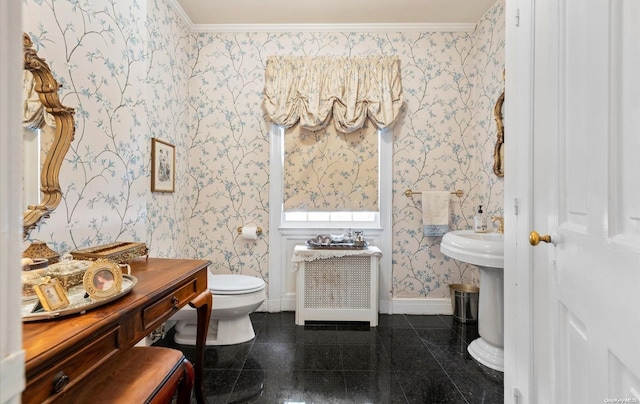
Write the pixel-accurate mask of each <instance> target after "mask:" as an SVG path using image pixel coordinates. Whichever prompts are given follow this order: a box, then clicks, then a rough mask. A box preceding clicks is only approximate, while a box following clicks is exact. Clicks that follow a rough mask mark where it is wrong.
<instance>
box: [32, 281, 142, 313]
mask: <svg viewBox="0 0 640 404" xmlns="http://www.w3.org/2000/svg"><path fill="white" fill-rule="evenodd" d="M136 283H138V279H137V278H136V277H135V276H132V275H122V289H121V290H120V293H118V294H117V295H114V296H111V297H107V298H105V299H100V300H91V299H90V298H89V297H85V295H86V291H85V290H84V286H83V285H77V286H74V287H72V288H70V289H69V292H68V293H67V298H68V299H69V305H68V306H66V307H64V308H62V309H60V310H53V311H45V310H44V309H42V308H40V310H38V311H36V312H34V313H32V312H31V311H32V310H33V309H34V307H36V305H37V304H38V302H39V300H38V297H37V296H29V297H25V298H23V299H22V321H24V322H26V321H38V320H51V319H54V318H59V317H64V316H68V315H71V314H77V313H84V312H85V311H87V310H91V309H94V308H96V307H100V306H102V305H104V304H107V303H109V302H112V301H114V300H117V299H119V298H121V297H122V296H124V295H126V294H127V293H129V292H131V290H132V289H133V287H134V286H135V285H136Z"/></svg>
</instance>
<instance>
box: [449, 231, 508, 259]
mask: <svg viewBox="0 0 640 404" xmlns="http://www.w3.org/2000/svg"><path fill="white" fill-rule="evenodd" d="M440 251H442V253H443V254H444V255H446V256H448V257H451V258H453V259H456V260H458V261H462V262H467V263H469V264H473V265H479V266H484V267H492V268H504V234H500V233H476V232H474V231H473V230H455V231H450V232H448V233H447V234H445V235H444V237H442V243H441V244H440Z"/></svg>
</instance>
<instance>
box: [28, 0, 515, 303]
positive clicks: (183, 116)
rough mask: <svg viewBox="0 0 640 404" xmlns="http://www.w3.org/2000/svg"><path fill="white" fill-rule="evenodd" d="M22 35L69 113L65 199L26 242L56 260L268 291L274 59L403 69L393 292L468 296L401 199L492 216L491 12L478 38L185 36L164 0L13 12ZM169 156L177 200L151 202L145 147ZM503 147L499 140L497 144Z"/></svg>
mask: <svg viewBox="0 0 640 404" xmlns="http://www.w3.org/2000/svg"><path fill="white" fill-rule="evenodd" d="M23 15H24V22H23V25H24V31H25V32H27V33H29V34H30V35H31V37H32V39H33V41H34V44H35V46H36V47H37V49H38V52H39V54H40V56H42V57H44V58H45V59H46V60H47V61H48V62H49V64H50V65H51V68H52V70H53V71H54V73H55V75H56V78H57V79H58V81H59V82H60V83H61V84H62V89H61V95H62V97H61V99H62V101H63V103H65V105H68V106H71V107H73V108H75V109H76V115H75V117H76V125H77V128H76V134H75V139H74V141H73V143H72V146H71V150H70V152H69V153H68V154H67V156H66V159H65V163H64V164H63V167H62V174H61V175H62V181H61V183H62V187H63V192H64V200H63V202H62V203H61V205H60V206H59V207H58V208H57V209H56V210H55V211H54V212H53V213H52V215H51V217H50V218H49V219H47V220H46V221H45V223H44V224H42V225H41V226H39V228H38V229H36V230H34V231H33V232H32V233H31V235H30V238H31V239H38V240H42V241H46V242H47V243H48V244H49V246H51V247H52V248H54V249H55V250H56V251H58V252H60V253H64V252H67V251H69V250H72V249H75V248H81V247H86V246H93V245H98V244H103V243H106V242H111V241H116V240H121V241H138V240H142V241H145V242H147V244H148V245H149V247H150V249H151V255H153V256H163V257H177V256H181V257H188V258H206V259H210V260H211V261H212V262H213V265H212V266H211V270H212V271H213V272H216V273H225V272H226V273H228V272H232V273H243V274H247V275H253V276H259V277H262V278H263V279H265V280H266V281H268V279H269V267H268V254H269V234H268V233H267V234H265V235H264V236H263V237H260V238H259V239H258V240H257V241H255V242H254V241H245V240H243V239H240V238H239V237H238V234H237V227H238V226H241V225H243V224H247V223H250V222H254V223H258V224H260V226H261V227H262V228H263V229H267V228H268V220H269V205H268V200H269V125H268V122H267V120H266V118H265V113H264V109H263V105H262V95H263V89H264V71H265V62H266V59H267V57H268V56H271V55H292V56H302V55H306V56H332V55H338V56H369V55H389V56H392V55H397V56H398V57H399V58H400V67H401V74H402V84H403V92H404V97H405V102H404V105H403V107H402V111H401V115H400V117H399V119H398V122H397V123H396V125H395V128H394V157H393V160H394V171H393V173H391V175H392V176H393V195H394V197H393V206H392V209H393V229H392V230H391V231H392V232H393V235H392V236H393V251H391V252H385V254H389V253H390V254H392V257H393V258H392V260H393V294H394V296H395V297H410V298H412V297H446V296H448V293H449V292H448V288H447V287H446V286H447V285H448V284H449V283H457V282H461V281H462V282H476V283H477V279H478V274H477V271H476V270H475V269H473V268H472V267H470V266H467V265H464V264H461V263H459V262H456V261H454V260H451V259H448V258H446V257H444V256H443V255H442V254H441V253H440V250H439V243H440V240H441V238H438V237H425V236H423V235H422V232H421V227H422V226H421V220H420V218H421V213H420V201H419V198H417V197H414V198H407V197H406V196H404V191H405V190H406V189H408V188H410V189H412V190H415V191H421V190H430V189H433V190H439V189H450V190H453V189H461V190H462V191H464V195H463V196H462V197H461V198H459V199H458V198H456V197H453V199H452V215H453V224H454V226H455V227H456V228H460V229H462V228H470V226H471V218H472V216H473V214H474V212H475V210H476V208H477V205H479V204H482V205H483V206H484V207H485V209H486V212H487V213H488V214H490V215H491V214H501V213H502V206H503V182H502V180H501V179H499V178H497V177H496V176H495V175H494V174H493V171H492V165H493V146H494V142H495V137H496V126H495V122H494V120H493V104H494V103H495V101H496V100H497V98H498V96H499V95H500V93H501V92H502V89H503V87H504V83H503V79H502V73H503V69H504V5H503V0H498V1H497V3H496V4H495V5H494V6H493V7H492V8H491V9H490V10H488V11H487V13H486V14H485V15H484V17H483V18H482V19H481V20H480V21H479V22H478V25H477V28H476V30H475V31H474V32H471V33H467V32H395V33H387V32H371V33H359V32H358V33H356V32H336V33H326V32H322V33H318V32H316V33H314V32H285V33H281V32H278V33H275V32H274V33H269V32H261V33H191V32H189V30H188V29H187V28H186V27H185V25H184V23H182V21H181V20H180V18H179V17H178V15H177V14H176V13H175V11H174V10H173V9H172V7H171V6H169V5H168V4H166V3H165V2H164V0H147V1H144V0H142V1H137V2H131V1H125V0H78V1H66V0H64V1H63V0H25V5H24V13H23ZM153 137H156V138H159V139H161V140H163V141H166V142H168V143H171V144H173V145H175V146H176V171H177V175H176V191H175V192H174V193H152V192H150V171H149V170H150V147H151V138H153ZM507 138H508V136H507Z"/></svg>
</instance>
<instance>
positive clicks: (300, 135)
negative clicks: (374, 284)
mask: <svg viewBox="0 0 640 404" xmlns="http://www.w3.org/2000/svg"><path fill="white" fill-rule="evenodd" d="M387 134H388V135H390V134H391V131H390V130H382V131H379V130H377V129H376V128H375V127H374V126H373V125H365V127H363V128H362V129H360V130H358V131H355V132H353V133H351V134H344V133H340V132H338V131H336V130H335V128H334V127H333V125H328V126H327V127H326V128H324V129H321V130H318V131H315V132H313V131H309V130H306V129H300V128H299V126H296V127H293V128H290V129H287V130H286V131H285V130H284V129H283V128H281V127H279V126H277V125H272V135H273V137H272V139H273V142H274V144H275V143H277V144H278V146H277V151H278V157H279V158H278V163H279V164H278V165H279V166H280V169H279V170H276V171H274V174H276V173H277V175H278V177H279V178H278V180H279V181H281V187H280V188H281V190H282V191H281V193H280V196H281V198H280V212H281V220H280V224H281V226H284V227H328V228H348V227H357V228H376V227H380V225H381V221H380V213H381V212H380V207H381V201H382V200H384V199H385V198H388V197H389V195H390V186H391V171H390V164H389V170H388V171H389V175H388V177H387V178H386V179H385V180H382V178H381V167H382V166H383V165H384V164H385V163H384V162H390V158H391V139H388V141H387V142H385V141H383V138H384V137H389V136H388V135H387ZM274 151H275V150H274ZM274 157H275V156H274ZM274 160H275V159H274ZM279 181H278V182H279ZM382 184H387V185H388V187H389V189H387V190H386V191H385V190H383V188H382ZM276 189H278V188H277V187H276V188H272V190H273V191H275V190H276ZM388 205H389V206H390V203H389V204H388Z"/></svg>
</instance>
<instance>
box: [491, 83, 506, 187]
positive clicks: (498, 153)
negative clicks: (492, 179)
mask: <svg viewBox="0 0 640 404" xmlns="http://www.w3.org/2000/svg"><path fill="white" fill-rule="evenodd" d="M502 80H503V81H504V71H503V72H502ZM502 104H504V91H503V92H502V94H500V97H498V101H496V105H495V106H494V107H493V117H494V118H495V120H496V126H497V127H498V138H497V140H496V146H495V148H494V149H493V173H494V174H495V175H497V176H498V177H504V150H503V146H504V123H503V122H502Z"/></svg>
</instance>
